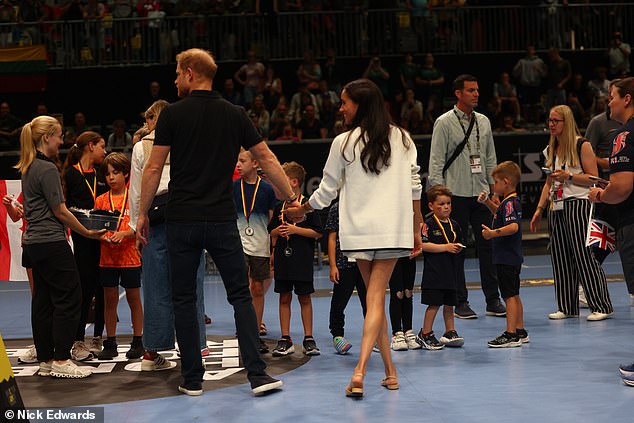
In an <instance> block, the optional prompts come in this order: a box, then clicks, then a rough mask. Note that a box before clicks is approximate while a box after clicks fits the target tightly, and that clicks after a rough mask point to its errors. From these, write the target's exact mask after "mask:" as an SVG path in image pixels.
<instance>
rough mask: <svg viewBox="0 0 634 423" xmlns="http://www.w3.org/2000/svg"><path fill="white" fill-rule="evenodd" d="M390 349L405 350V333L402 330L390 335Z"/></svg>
mask: <svg viewBox="0 0 634 423" xmlns="http://www.w3.org/2000/svg"><path fill="white" fill-rule="evenodd" d="M392 349H393V350H394V351H407V350H408V348H407V341H406V340H405V334H404V333H403V332H402V331H398V332H396V333H395V334H394V336H392Z"/></svg>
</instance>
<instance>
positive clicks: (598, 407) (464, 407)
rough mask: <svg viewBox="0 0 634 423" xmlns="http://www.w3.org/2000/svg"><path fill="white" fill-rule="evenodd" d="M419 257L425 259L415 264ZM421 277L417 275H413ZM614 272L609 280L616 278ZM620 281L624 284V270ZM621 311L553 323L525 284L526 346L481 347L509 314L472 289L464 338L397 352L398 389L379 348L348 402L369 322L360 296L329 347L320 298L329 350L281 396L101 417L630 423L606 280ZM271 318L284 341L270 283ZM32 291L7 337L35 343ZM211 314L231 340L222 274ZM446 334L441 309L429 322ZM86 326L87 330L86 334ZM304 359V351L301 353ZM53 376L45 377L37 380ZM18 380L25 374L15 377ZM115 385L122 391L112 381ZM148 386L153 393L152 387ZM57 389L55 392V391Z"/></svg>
mask: <svg viewBox="0 0 634 423" xmlns="http://www.w3.org/2000/svg"><path fill="white" fill-rule="evenodd" d="M466 266H467V280H468V281H478V279H479V275H478V271H477V262H476V261H475V260H473V259H469V260H468V261H467V263H466ZM420 267H421V264H420V262H419V271H420V270H421V269H420ZM605 269H606V273H607V274H608V275H620V274H621V273H622V270H621V266H620V262H619V261H618V256H616V255H612V256H610V257H608V259H607V260H606V264H605ZM417 278H418V279H417V285H419V282H420V273H419V275H418V276H417ZM544 278H546V279H547V278H552V271H551V267H550V259H549V257H548V256H543V255H542V256H528V257H526V263H525V266H524V268H523V270H522V279H544ZM612 279H614V278H612ZM616 279H619V277H617V278H616ZM330 286H331V283H330V281H329V280H328V272H327V267H324V268H322V269H316V288H317V289H328V288H329V287H330ZM609 289H610V294H611V297H612V301H613V304H614V308H615V314H614V318H612V319H609V320H606V321H602V322H587V321H586V320H585V318H584V317H585V316H586V315H587V314H588V313H589V311H588V310H587V309H582V317H581V318H579V319H568V320H563V321H550V320H548V318H547V314H548V313H550V312H552V311H555V310H556V307H555V304H554V289H553V287H552V285H546V286H543V285H541V286H537V285H535V286H528V287H524V288H522V290H521V296H522V299H523V302H524V310H525V322H526V328H527V329H528V331H529V334H530V338H531V342H530V343H529V344H525V345H523V346H522V347H521V348H511V349H490V348H487V345H486V342H487V341H488V340H490V339H492V338H493V337H495V336H497V335H499V334H500V333H501V332H502V330H503V329H504V319H501V318H496V317H487V316H484V300H483V296H482V292H481V290H480V289H479V288H478V289H474V290H470V291H469V299H470V302H471V305H472V307H473V308H474V310H475V311H476V312H477V313H478V314H479V318H478V319H476V320H469V321H464V320H458V319H456V326H457V330H458V332H459V333H460V334H461V335H462V336H464V338H465V345H464V347H462V348H459V349H448V348H446V349H444V350H440V351H426V350H415V351H402V352H392V356H393V358H394V361H395V364H396V366H397V369H398V374H399V383H400V385H401V388H400V390H398V391H388V390H386V389H384V388H382V387H381V386H379V381H380V379H381V378H382V377H383V372H382V370H383V366H382V364H381V360H380V357H379V356H378V354H373V356H372V360H371V362H370V365H369V367H368V373H367V376H366V379H365V397H364V398H363V399H362V400H352V399H350V398H346V397H345V396H344V387H345V386H346V384H347V383H348V381H349V378H350V376H351V375H352V370H353V367H354V364H355V363H356V361H357V358H358V352H359V348H358V345H359V342H360V337H361V328H362V324H363V321H362V315H361V308H360V305H359V301H358V300H357V298H356V296H354V297H353V298H352V299H351V301H350V303H349V305H348V309H347V313H346V318H347V322H346V337H347V338H348V339H349V340H350V341H351V342H352V344H353V348H352V350H351V353H350V354H348V355H346V356H339V355H336V354H335V353H334V350H333V348H332V342H331V338H330V334H329V331H328V312H329V304H330V297H327V296H326V297H323V296H322V297H315V298H313V307H314V321H315V323H314V334H315V338H316V339H317V343H318V345H319V347H320V348H321V351H322V355H321V356H317V357H313V358H311V359H310V360H309V361H308V362H307V363H306V364H305V365H303V366H301V367H299V368H297V369H295V370H293V371H290V372H288V373H285V374H282V375H280V378H281V379H282V380H283V381H284V388H283V390H282V391H281V392H278V393H275V394H272V395H269V396H265V397H253V396H252V395H251V391H250V389H249V386H248V384H247V383H246V377H245V378H244V382H245V383H244V384H242V385H238V386H233V387H230V388H226V389H219V390H214V391H208V392H206V393H205V394H204V395H203V396H201V397H187V396H185V395H181V394H178V392H177V391H176V386H174V396H173V397H170V398H159V399H154V400H144V401H129V402H124V403H116V404H107V405H105V416H106V422H121V423H124V422H153V421H159V422H161V423H168V422H170V423H171V422H175V423H176V422H179V423H180V422H212V421H214V422H243V421H244V422H246V421H259V422H282V421H289V420H301V421H304V422H325V421H338V422H339V421H349V422H358V423H362V422H376V421H380V422H392V421H415V422H469V423H471V422H473V423H475V422H487V423H488V422H498V421H499V422H507V421H509V422H510V421H512V422H627V421H633V417H632V416H634V388H631V387H627V386H625V385H624V384H623V383H622V382H621V379H620V377H619V375H618V370H617V367H618V364H619V363H622V362H630V361H634V336H633V335H634V330H633V329H634V307H632V306H630V299H629V297H628V294H627V290H626V288H625V284H624V283H623V282H622V277H620V280H619V281H615V282H611V283H610V284H609ZM266 301H267V302H266V310H265V315H264V320H265V321H266V323H267V326H268V329H269V336H268V337H269V338H271V339H274V338H276V337H277V336H279V324H278V317H277V297H276V294H275V293H274V292H273V290H272V289H271V290H269V293H268V294H267V297H266ZM29 304H30V294H29V291H28V286H27V285H26V283H7V282H0V332H1V333H2V336H3V338H5V339H15V338H28V337H30V336H31V330H30V317H29V309H30V306H29ZM205 304H206V311H207V314H209V315H210V316H211V317H212V319H213V323H212V325H211V326H208V327H207V331H208V333H209V334H214V335H225V336H231V335H232V334H233V333H234V331H235V329H234V325H233V317H232V310H231V309H230V307H229V305H228V304H227V302H226V300H225V294H224V290H223V287H222V284H221V283H220V282H219V280H218V279H217V277H208V278H207V280H206V283H205ZM414 305H415V308H414V329H415V331H418V329H420V326H421V324H422V318H423V308H422V305H421V304H420V294H419V293H418V294H417V295H416V296H415V298H414ZM119 316H120V318H121V322H120V323H119V325H118V327H119V332H121V333H126V331H127V332H128V333H129V332H130V331H131V329H130V320H129V310H128V309H127V304H126V302H125V301H122V302H121V303H120V310H119ZM434 328H435V330H436V332H439V333H442V332H443V329H444V328H443V322H442V316H438V317H437V320H436V324H435V325H434ZM87 332H88V333H90V331H87ZM291 332H292V333H291V336H292V337H293V338H294V339H296V340H298V341H301V339H302V335H303V331H302V327H301V321H300V317H299V304H298V303H297V302H296V301H295V302H294V303H293V315H292V321H291ZM295 354H301V352H295ZM42 379H43V380H42V383H46V380H47V379H46V378H42ZM18 383H19V381H18ZM108 389H117V387H112V386H111V387H108ZM148 389H152V388H151V386H148ZM51 395H54V393H52V394H51Z"/></svg>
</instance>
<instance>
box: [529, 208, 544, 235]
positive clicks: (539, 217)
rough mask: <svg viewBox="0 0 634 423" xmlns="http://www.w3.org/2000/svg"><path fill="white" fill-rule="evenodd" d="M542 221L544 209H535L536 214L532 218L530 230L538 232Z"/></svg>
mask: <svg viewBox="0 0 634 423" xmlns="http://www.w3.org/2000/svg"><path fill="white" fill-rule="evenodd" d="M541 221H542V209H539V208H538V209H537V210H535V214H534V215H533V218H532V219H531V224H530V230H531V232H537V231H538V230H539V224H540V223H541Z"/></svg>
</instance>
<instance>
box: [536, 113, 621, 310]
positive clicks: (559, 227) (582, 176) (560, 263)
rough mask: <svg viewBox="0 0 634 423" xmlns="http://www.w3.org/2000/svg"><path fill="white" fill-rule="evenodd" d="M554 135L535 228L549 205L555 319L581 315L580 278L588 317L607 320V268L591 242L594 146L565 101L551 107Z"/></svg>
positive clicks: (551, 123)
mask: <svg viewBox="0 0 634 423" xmlns="http://www.w3.org/2000/svg"><path fill="white" fill-rule="evenodd" d="M547 123H548V127H549V129H550V141H549V142H548V146H547V147H546V148H545V149H544V156H545V157H546V164H545V167H546V168H548V173H547V176H546V183H545V184H544V188H543V189H542V194H541V196H540V198H539V203H538V205H537V210H535V214H534V215H533V218H532V219H531V223H530V230H531V232H535V231H536V230H537V229H538V228H539V224H540V222H541V219H542V214H543V213H544V211H545V210H546V209H548V211H549V213H548V235H549V237H550V254H551V259H552V264H553V274H554V277H555V296H556V298H557V311H556V312H554V313H550V314H549V315H548V318H550V319H552V320H559V319H567V318H571V317H578V316H579V283H581V286H582V287H583V289H584V291H585V295H586V300H587V302H588V307H589V308H590V310H591V313H590V315H589V316H588V317H587V320H590V321H597V320H604V319H607V318H609V317H610V316H612V312H613V309H612V302H611V301H610V294H609V292H608V285H607V280H606V277H605V273H604V272H603V268H602V267H601V265H600V264H599V262H598V261H597V260H596V258H595V257H594V255H593V253H592V249H591V248H590V247H586V231H587V229H588V224H589V216H590V206H591V204H590V201H589V200H588V191H589V188H588V187H590V186H592V185H593V184H594V182H593V181H592V180H591V179H590V178H591V177H596V176H597V174H598V171H597V163H596V158H595V155H594V152H593V150H592V146H591V145H590V142H588V140H587V139H585V138H582V137H581V135H580V133H579V129H578V128H577V124H576V123H575V119H574V116H573V113H572V110H571V109H570V107H568V106H564V105H560V106H555V107H553V108H552V109H550V115H549V117H548V120H547Z"/></svg>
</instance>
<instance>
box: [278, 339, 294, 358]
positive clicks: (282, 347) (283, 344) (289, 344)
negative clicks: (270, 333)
mask: <svg viewBox="0 0 634 423" xmlns="http://www.w3.org/2000/svg"><path fill="white" fill-rule="evenodd" d="M294 352H295V346H293V340H292V339H291V338H282V339H280V340H279V341H277V346H276V347H275V348H273V357H282V356H285V355H289V354H293V353H294Z"/></svg>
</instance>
